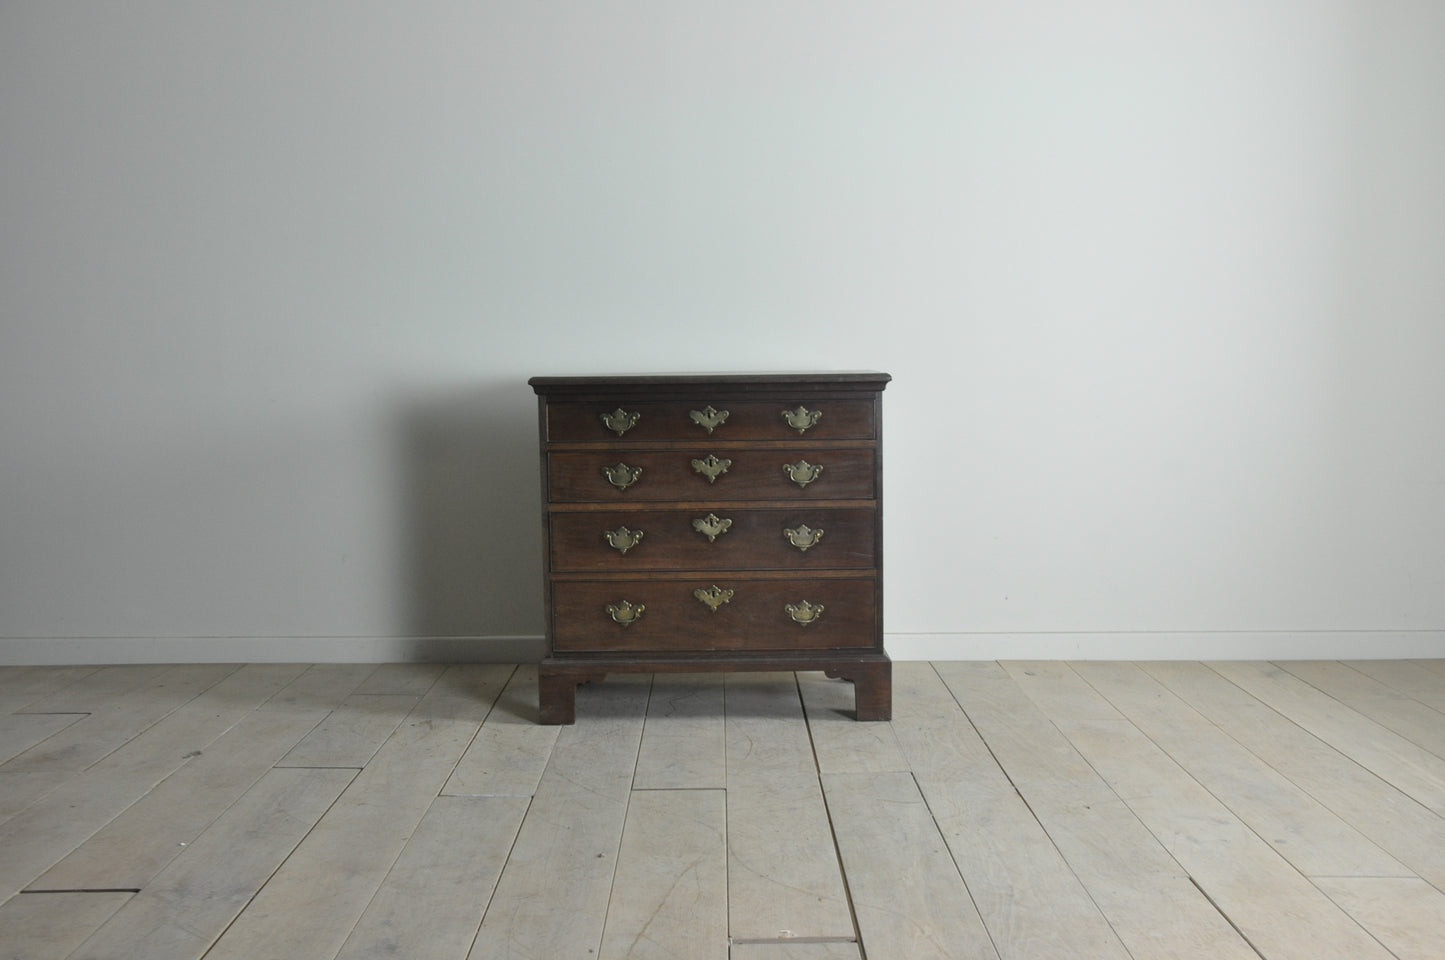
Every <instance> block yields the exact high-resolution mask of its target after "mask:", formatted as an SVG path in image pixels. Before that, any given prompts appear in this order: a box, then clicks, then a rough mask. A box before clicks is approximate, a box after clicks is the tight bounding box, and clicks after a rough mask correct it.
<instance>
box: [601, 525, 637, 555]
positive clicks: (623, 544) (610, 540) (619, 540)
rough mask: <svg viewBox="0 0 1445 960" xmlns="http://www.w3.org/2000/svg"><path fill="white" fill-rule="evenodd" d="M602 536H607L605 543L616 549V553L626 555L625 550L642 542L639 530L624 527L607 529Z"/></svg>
mask: <svg viewBox="0 0 1445 960" xmlns="http://www.w3.org/2000/svg"><path fill="white" fill-rule="evenodd" d="M603 536H605V537H606V538H607V545H608V546H609V547H612V548H614V549H615V550H617V552H618V553H621V554H623V555H626V553H627V551H629V550H631V549H632V548H633V547H635V546H637V545H638V544H639V543H641V542H642V531H641V530H629V529H627V528H626V527H618V528H617V529H616V530H608V531H606V532H605V533H604V534H603Z"/></svg>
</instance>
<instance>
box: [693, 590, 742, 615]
mask: <svg viewBox="0 0 1445 960" xmlns="http://www.w3.org/2000/svg"><path fill="white" fill-rule="evenodd" d="M733 593H734V591H732V590H724V589H723V588H722V587H719V586H718V585H717V584H713V585H712V586H710V587H708V588H707V589H705V590H704V589H703V588H701V587H699V588H698V589H696V590H694V591H693V592H692V595H693V596H694V597H697V598H698V599H699V600H701V601H702V602H703V603H705V604H707V607H708V609H709V610H711V611H712V612H713V613H717V608H718V607H720V606H722V605H723V604H725V603H727V602H728V601H729V600H731V599H732V598H733Z"/></svg>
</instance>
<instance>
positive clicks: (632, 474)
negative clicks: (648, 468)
mask: <svg viewBox="0 0 1445 960" xmlns="http://www.w3.org/2000/svg"><path fill="white" fill-rule="evenodd" d="M602 475H603V476H604V477H606V478H607V482H608V483H610V484H612V485H613V486H614V487H616V488H617V489H618V490H626V489H627V488H628V487H630V486H632V485H633V484H634V483H636V482H637V481H638V479H639V478H640V477H641V476H642V468H641V467H629V466H628V465H627V464H625V463H619V464H618V465H617V466H615V467H603V468H602Z"/></svg>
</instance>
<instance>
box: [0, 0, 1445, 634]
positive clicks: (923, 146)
mask: <svg viewBox="0 0 1445 960" xmlns="http://www.w3.org/2000/svg"><path fill="white" fill-rule="evenodd" d="M1442 367H1445V5H1441V4H1439V3H1436V2H1433V0H1264V2H1257V0H1250V2H1245V0H1225V2H1222V3H1195V4H1182V3H1180V4H1173V3H1159V2H1144V0H1136V2H1130V0H1103V2H1093V3H1087V4H1085V3H1070V2H1065V0H1033V2H1027V0H1026V2H1020V3H1002V2H994V3H982V2H974V3H941V2H929V0H903V2H894V3H887V4H883V3H865V2H861V0H841V2H839V0H833V2H828V3H822V2H816V3H815V2H799V0H767V2H762V0H728V2H714V0H709V2H702V0H691V2H687V0H684V2H678V0H651V2H630V3H621V2H614V0H587V2H581V0H577V2H556V3H545V4H533V3H501V2H493V3H478V2H460V0H457V2H442V0H429V2H409V3H384V2H376V0H373V2H358V0H348V2H339V0H337V2H320V0H297V2H284V3H283V2H259V3H239V2H196V3H171V2H142V0H129V2H125V3H114V4H84V3H54V2H50V0H10V2H5V3H0V638H3V639H0V661H9V662H21V661H27V660H30V661H34V660H51V661H63V660H66V659H83V660H99V659H257V658H262V657H276V658H288V657H301V658H308V659H323V658H342V659H347V658H373V657H374V658H391V657H399V656H447V655H464V656H486V655H497V656H513V655H519V654H518V652H519V651H520V652H521V654H526V653H527V652H529V651H530V652H535V649H536V648H535V643H534V642H533V641H531V640H528V639H526V638H529V637H534V636H535V635H536V634H538V633H539V632H540V630H541V613H540V610H539V609H538V607H539V593H540V586H539V584H540V571H539V549H538V546H537V543H536V540H537V535H538V531H539V524H538V519H537V513H538V494H537V489H536V487H537V484H536V479H535V473H536V466H535V439H534V431H535V412H534V407H533V403H534V399H533V397H532V394H531V392H530V390H529V389H528V388H527V387H526V384H525V380H526V378H527V377H528V376H530V375H532V374H541V373H545V374H561V373H582V372H608V371H613V372H623V371H629V372H631V371H641V372H647V371H658V370H689V371H692V370H711V369H717V370H775V369H800V368H805V369H806V368H821V369H826V368H870V369H881V370H887V371H889V372H891V373H892V374H893V375H894V378H895V380H894V383H893V385H892V386H891V387H890V388H889V390H888V392H887V394H886V395H885V409H886V418H887V420H886V431H887V433H886V448H887V456H886V464H887V467H886V491H887V541H886V549H887V598H886V599H887V619H888V632H889V638H888V639H889V647H890V650H891V651H892V652H893V653H894V654H895V656H901V657H908V656H934V657H938V656H956V657H998V656H1084V657H1088V656H1155V657H1171V656H1190V657H1207V656H1215V655H1221V656H1244V657H1253V656H1259V657H1264V656H1269V657H1286V656H1382V655H1409V656H1429V655H1445V424H1442V416H1441V411H1442V410H1445V375H1442ZM477 636H482V637H487V638H490V639H489V640H488V641H486V642H485V643H480V644H477V643H459V642H456V641H454V640H453V639H451V638H467V637H477ZM414 638H439V639H433V640H427V641H425V642H420V641H417V640H415V639H414ZM508 638H523V639H521V640H516V639H508Z"/></svg>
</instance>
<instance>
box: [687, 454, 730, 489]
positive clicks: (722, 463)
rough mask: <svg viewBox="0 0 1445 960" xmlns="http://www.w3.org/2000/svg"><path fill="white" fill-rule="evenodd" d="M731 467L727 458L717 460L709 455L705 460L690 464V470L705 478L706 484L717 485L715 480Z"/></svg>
mask: <svg viewBox="0 0 1445 960" xmlns="http://www.w3.org/2000/svg"><path fill="white" fill-rule="evenodd" d="M732 465H733V462H732V461H731V460H729V459H728V458H727V457H723V458H722V459H721V460H719V459H718V458H717V457H716V456H714V455H713V454H711V453H710V454H708V455H707V459H706V460H694V461H693V462H692V468H693V469H694V470H696V471H697V472H698V473H700V474H702V475H703V476H704V477H707V482H708V483H717V478H718V477H720V476H722V475H723V474H725V473H727V472H728V467H730V466H732Z"/></svg>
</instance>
